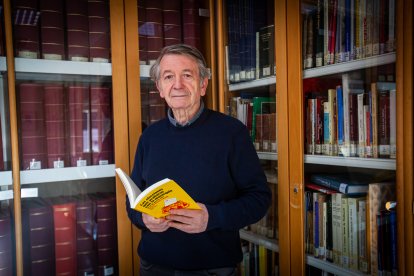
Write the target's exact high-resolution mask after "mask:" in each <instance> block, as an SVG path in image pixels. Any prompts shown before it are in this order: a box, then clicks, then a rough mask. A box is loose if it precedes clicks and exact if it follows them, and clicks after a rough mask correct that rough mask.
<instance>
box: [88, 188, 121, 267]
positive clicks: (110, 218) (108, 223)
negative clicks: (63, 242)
mask: <svg viewBox="0 0 414 276" xmlns="http://www.w3.org/2000/svg"><path fill="white" fill-rule="evenodd" d="M94 202H95V208H96V216H95V218H96V229H97V239H96V245H97V251H98V275H112V274H116V272H117V270H118V249H117V248H118V247H117V244H118V242H117V226H116V224H117V223H116V221H117V220H116V198H115V195H114V194H97V195H95V196H94Z"/></svg>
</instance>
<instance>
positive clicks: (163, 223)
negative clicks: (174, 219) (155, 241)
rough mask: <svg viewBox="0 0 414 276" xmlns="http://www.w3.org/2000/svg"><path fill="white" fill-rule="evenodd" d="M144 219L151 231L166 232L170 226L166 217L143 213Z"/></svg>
mask: <svg viewBox="0 0 414 276" xmlns="http://www.w3.org/2000/svg"><path fill="white" fill-rule="evenodd" d="M142 220H143V221H144V224H145V226H146V227H147V228H148V229H149V230H150V231H151V232H164V231H166V230H167V229H168V228H169V225H168V221H167V220H166V219H165V218H155V217H153V216H150V215H147V214H144V213H143V214H142Z"/></svg>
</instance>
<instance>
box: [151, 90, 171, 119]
mask: <svg viewBox="0 0 414 276" xmlns="http://www.w3.org/2000/svg"><path fill="white" fill-rule="evenodd" d="M166 111H167V105H166V103H165V102H164V100H163V99H162V98H161V97H160V93H159V92H158V91H156V90H150V91H149V93H148V112H149V114H148V115H149V123H150V124H152V123H155V122H157V121H159V120H161V119H163V118H165V116H166V115H167V113H166Z"/></svg>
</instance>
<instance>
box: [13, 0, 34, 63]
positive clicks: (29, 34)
mask: <svg viewBox="0 0 414 276" xmlns="http://www.w3.org/2000/svg"><path fill="white" fill-rule="evenodd" d="M13 15H14V43H15V50H16V56H18V57H22V58H39V54H40V43H39V16H40V12H39V10H38V6H37V1H36V0H18V1H15V2H14V7H13Z"/></svg>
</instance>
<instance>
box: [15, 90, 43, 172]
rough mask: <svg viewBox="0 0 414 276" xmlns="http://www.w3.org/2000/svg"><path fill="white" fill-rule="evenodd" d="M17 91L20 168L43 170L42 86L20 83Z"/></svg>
mask: <svg viewBox="0 0 414 276" xmlns="http://www.w3.org/2000/svg"><path fill="white" fill-rule="evenodd" d="M18 90H19V108H20V109H19V114H20V142H21V156H22V158H21V166H22V169H23V170H27V169H44V168H46V167H47V165H46V164H47V162H46V137H45V133H46V131H45V114H44V92H43V86H42V85H40V84H36V83H22V84H20V85H19V89H18Z"/></svg>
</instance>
